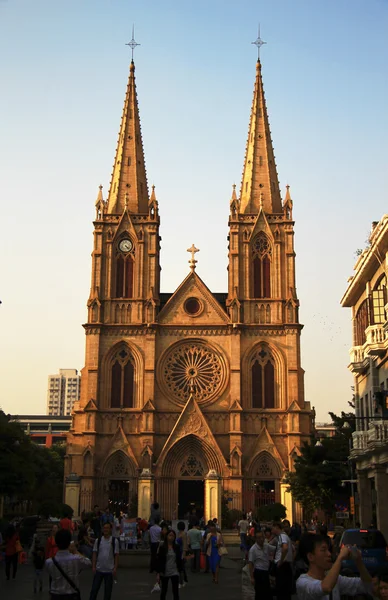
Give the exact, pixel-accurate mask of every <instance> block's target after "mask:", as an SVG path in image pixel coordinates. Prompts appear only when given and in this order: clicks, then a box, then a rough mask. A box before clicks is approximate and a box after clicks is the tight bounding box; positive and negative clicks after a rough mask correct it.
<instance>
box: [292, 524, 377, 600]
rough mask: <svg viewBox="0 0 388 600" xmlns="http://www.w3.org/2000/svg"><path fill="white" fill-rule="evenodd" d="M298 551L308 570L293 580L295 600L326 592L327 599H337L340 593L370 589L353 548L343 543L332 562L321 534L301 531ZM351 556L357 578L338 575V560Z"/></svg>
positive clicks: (312, 599)
mask: <svg viewBox="0 0 388 600" xmlns="http://www.w3.org/2000/svg"><path fill="white" fill-rule="evenodd" d="M299 552H300V554H301V556H302V557H303V559H304V560H305V562H306V563H307V564H308V571H307V573H305V574H303V575H301V576H300V577H299V578H298V579H297V581H296V591H297V594H298V600H320V599H321V598H323V597H324V596H327V597H328V596H329V595H330V598H331V600H340V598H341V596H342V595H346V596H356V595H358V594H370V593H371V592H372V578H371V576H370V574H369V573H368V571H367V569H366V567H365V565H364V563H363V562H362V557H361V552H360V551H359V550H357V548H356V547H349V546H343V547H342V548H341V550H340V552H339V554H338V557H337V559H336V561H335V563H334V564H332V561H331V553H330V551H329V548H328V545H327V541H326V538H325V536H323V535H320V534H319V533H317V534H315V535H311V534H305V535H303V536H302V537H301V539H300V544H299ZM351 557H354V560H355V563H356V566H357V569H358V572H359V573H360V577H344V576H342V575H340V571H341V566H342V565H341V563H342V561H343V560H345V559H348V558H351Z"/></svg>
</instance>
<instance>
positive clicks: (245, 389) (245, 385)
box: [241, 341, 286, 410]
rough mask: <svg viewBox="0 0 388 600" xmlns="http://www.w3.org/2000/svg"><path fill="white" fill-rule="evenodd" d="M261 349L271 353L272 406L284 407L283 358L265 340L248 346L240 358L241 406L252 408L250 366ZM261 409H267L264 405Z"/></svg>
mask: <svg viewBox="0 0 388 600" xmlns="http://www.w3.org/2000/svg"><path fill="white" fill-rule="evenodd" d="M261 351H264V352H267V353H268V354H269V355H271V358H272V362H273V367H274V406H273V408H277V409H279V408H282V409H284V408H285V404H286V402H285V389H286V385H285V384H286V369H285V364H286V361H285V358H284V356H283V354H282V352H281V351H280V350H279V349H278V348H276V347H275V346H273V345H272V344H269V343H268V342H266V341H260V342H257V343H256V344H255V345H254V346H252V348H249V349H248V350H247V352H246V353H245V355H244V356H243V359H242V365H241V368H242V375H243V378H242V399H243V408H252V366H253V361H254V357H255V354H256V353H259V352H261ZM262 410H267V409H266V408H265V407H264V408H263V409H262Z"/></svg>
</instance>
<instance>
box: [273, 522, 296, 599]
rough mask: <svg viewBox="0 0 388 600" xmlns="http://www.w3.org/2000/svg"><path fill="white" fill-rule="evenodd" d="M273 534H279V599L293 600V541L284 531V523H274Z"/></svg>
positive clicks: (277, 558)
mask: <svg viewBox="0 0 388 600" xmlns="http://www.w3.org/2000/svg"><path fill="white" fill-rule="evenodd" d="M272 533H273V535H276V536H277V545H276V551H275V558H274V561H275V568H276V571H275V577H276V598H277V600H291V595H292V586H293V583H292V559H293V549H292V543H291V540H290V538H289V537H288V535H287V534H286V533H285V532H284V531H283V524H282V523H274V524H273V526H272Z"/></svg>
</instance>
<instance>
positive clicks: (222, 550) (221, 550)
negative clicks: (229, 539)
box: [218, 546, 228, 556]
mask: <svg viewBox="0 0 388 600" xmlns="http://www.w3.org/2000/svg"><path fill="white" fill-rule="evenodd" d="M218 554H219V555H220V556H225V554H228V549H227V548H226V546H220V547H219V548H218Z"/></svg>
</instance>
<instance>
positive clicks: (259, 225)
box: [250, 208, 274, 243]
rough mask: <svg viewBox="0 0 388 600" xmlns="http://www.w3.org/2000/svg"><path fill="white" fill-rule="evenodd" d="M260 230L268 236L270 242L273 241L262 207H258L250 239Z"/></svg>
mask: <svg viewBox="0 0 388 600" xmlns="http://www.w3.org/2000/svg"><path fill="white" fill-rule="evenodd" d="M260 231H263V232H264V233H265V234H266V235H267V236H268V238H269V239H270V240H271V242H272V243H273V241H274V238H273V234H272V231H271V228H270V226H269V225H268V221H267V218H266V216H265V213H264V211H263V209H262V208H260V212H259V214H258V215H257V218H256V223H255V225H254V227H253V229H252V233H251V237H250V240H251V241H252V240H254V239H255V237H256V236H257V234H258V233H260Z"/></svg>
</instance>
